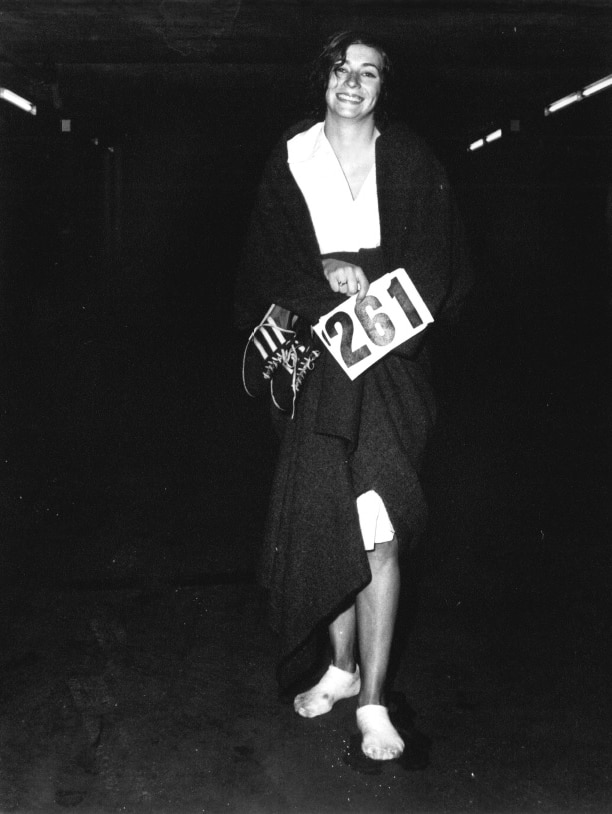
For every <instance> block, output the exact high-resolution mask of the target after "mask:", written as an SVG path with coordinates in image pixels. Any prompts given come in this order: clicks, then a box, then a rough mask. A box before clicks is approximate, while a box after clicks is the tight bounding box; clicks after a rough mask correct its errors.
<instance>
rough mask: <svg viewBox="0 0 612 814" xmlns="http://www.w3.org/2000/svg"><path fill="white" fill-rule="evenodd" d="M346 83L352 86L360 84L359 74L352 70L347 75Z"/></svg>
mask: <svg viewBox="0 0 612 814" xmlns="http://www.w3.org/2000/svg"><path fill="white" fill-rule="evenodd" d="M346 84H347V85H350V86H351V87H355V85H358V84H359V74H357V73H355V72H354V71H350V73H349V74H348V76H347V77H346Z"/></svg>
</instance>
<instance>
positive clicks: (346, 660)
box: [332, 656, 357, 673]
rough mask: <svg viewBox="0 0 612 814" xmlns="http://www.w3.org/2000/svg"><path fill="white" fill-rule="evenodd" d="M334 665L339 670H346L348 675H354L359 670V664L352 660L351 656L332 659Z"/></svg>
mask: <svg viewBox="0 0 612 814" xmlns="http://www.w3.org/2000/svg"><path fill="white" fill-rule="evenodd" d="M332 664H333V665H334V667H337V668H338V670H344V671H345V672H347V673H354V672H355V670H356V669H357V663H356V661H355V659H354V658H350V657H349V656H346V657H341V656H339V657H337V658H336V657H334V658H332Z"/></svg>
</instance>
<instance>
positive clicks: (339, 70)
mask: <svg viewBox="0 0 612 814" xmlns="http://www.w3.org/2000/svg"><path fill="white" fill-rule="evenodd" d="M334 70H335V72H336V73H346V68H345V67H344V66H343V65H336V67H335V68H334Z"/></svg>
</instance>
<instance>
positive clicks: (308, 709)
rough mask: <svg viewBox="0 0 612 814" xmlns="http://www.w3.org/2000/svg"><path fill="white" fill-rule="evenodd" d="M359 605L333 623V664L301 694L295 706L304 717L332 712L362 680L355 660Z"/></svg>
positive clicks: (343, 613)
mask: <svg viewBox="0 0 612 814" xmlns="http://www.w3.org/2000/svg"><path fill="white" fill-rule="evenodd" d="M355 627H356V615H355V605H354V604H353V605H351V606H350V607H349V608H347V609H346V610H345V611H343V612H342V613H340V614H339V615H338V616H337V617H336V618H335V619H334V621H333V622H332V623H331V624H330V626H329V637H330V640H331V644H332V663H331V665H330V667H328V669H327V672H326V673H324V675H323V677H322V678H321V680H320V681H319V682H318V683H317V684H315V686H314V687H312V688H311V689H310V690H308V691H307V692H303V693H300V694H299V695H297V696H296V697H295V699H294V702H293V708H294V709H295V711H296V712H297V713H298V715H301V716H302V717H304V718H315V717H316V716H317V715H324V714H325V713H326V712H329V711H330V709H331V708H332V707H333V705H334V704H335V703H336V701H340V700H342V699H343V698H352V697H353V696H354V695H357V693H358V692H359V687H360V686H361V681H360V677H359V669H358V667H357V665H356V663H355Z"/></svg>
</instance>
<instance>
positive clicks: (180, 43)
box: [0, 0, 612, 133]
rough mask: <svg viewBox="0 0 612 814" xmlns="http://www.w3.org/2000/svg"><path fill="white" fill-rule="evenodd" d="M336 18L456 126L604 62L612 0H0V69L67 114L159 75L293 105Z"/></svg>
mask: <svg viewBox="0 0 612 814" xmlns="http://www.w3.org/2000/svg"><path fill="white" fill-rule="evenodd" d="M342 28H360V29H365V30H368V31H370V32H372V33H373V34H375V35H376V36H378V37H380V38H381V39H382V40H383V41H384V42H385V43H386V44H388V48H389V51H390V53H391V55H392V56H393V57H394V59H395V62H396V63H397V64H398V66H399V75H400V78H401V82H402V88H403V89H402V92H403V93H404V95H405V97H406V99H408V100H409V103H410V104H411V105H417V109H420V111H421V113H422V115H425V110H426V108H428V107H429V108H430V109H432V108H435V109H437V110H438V114H437V123H436V126H441V127H448V128H449V129H453V130H454V131H461V132H462V133H469V132H477V131H478V130H479V128H483V127H485V126H487V125H488V123H489V122H495V121H496V120H497V119H498V118H499V117H508V118H512V117H521V116H524V115H525V114H526V111H530V110H532V109H536V108H537V109H538V110H541V109H542V106H543V105H544V104H546V103H547V102H550V101H552V100H553V99H555V98H558V97H559V96H560V95H564V94H565V93H567V92H569V91H572V90H575V89H577V88H579V87H582V86H583V85H585V84H588V83H589V82H592V81H594V80H595V79H598V78H599V77H601V76H603V75H606V74H609V73H612V4H611V2H610V0H581V2H578V0H565V2H559V1H558V0H546V2H542V1H538V0H515V2H506V1H505V0H471V2H466V1H464V0H454V2H453V1H452V0H448V1H447V2H440V0H428V1H427V0H380V2H366V0H336V2H328V1H327V0H0V79H1V82H2V84H8V83H9V82H11V83H12V85H13V86H14V89H15V90H18V91H21V92H23V93H27V94H29V95H30V96H33V97H34V101H36V102H37V104H38V105H39V108H40V109H44V107H45V106H47V107H50V108H52V109H54V110H55V111H60V112H61V111H63V110H67V111H69V112H71V113H72V115H74V114H78V115H85V114H86V113H87V112H89V113H90V114H91V115H92V116H94V115H96V110H98V113H99V111H100V109H103V108H104V109H106V110H108V109H111V108H113V109H115V108H116V107H117V105H116V103H115V100H113V101H112V103H111V102H109V99H110V98H111V97H110V96H109V95H108V94H111V96H112V93H111V91H110V90H109V91H108V93H106V94H105V92H104V91H103V90H101V89H104V88H115V91H113V92H115V93H117V90H116V89H117V87H119V86H121V87H123V88H124V90H125V89H126V88H132V89H136V88H140V104H141V105H143V106H145V107H146V105H147V101H146V98H147V93H150V91H151V88H152V87H156V86H159V84H160V82H161V83H163V84H164V86H166V87H170V86H172V87H175V86H179V85H184V86H190V87H193V88H196V89H200V90H202V89H206V90H207V91H210V90H211V89H213V90H215V92H217V93H218V91H219V89H223V88H225V89H234V90H243V89H245V88H246V89H249V90H250V91H252V90H253V89H257V90H258V91H263V90H265V89H266V88H267V89H272V90H273V91H274V93H275V94H278V96H277V98H278V99H282V100H284V103H285V104H287V105H289V106H291V104H292V94H293V95H295V93H296V87H297V88H299V87H301V86H300V85H299V81H300V80H301V77H303V75H304V72H305V66H306V64H307V63H308V62H309V60H310V59H311V58H312V56H313V55H314V54H315V53H316V49H317V47H318V46H319V44H320V43H321V41H322V40H323V39H324V38H325V36H327V35H328V34H330V33H332V32H334V31H336V30H338V29H342ZM92 83H93V84H92ZM296 83H298V84H296ZM93 87H95V88H96V92H95V93H93V92H92V88H93ZM416 100H420V101H416ZM407 104H408V102H407ZM418 105H420V106H421V107H420V108H418ZM296 107H297V105H296Z"/></svg>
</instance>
